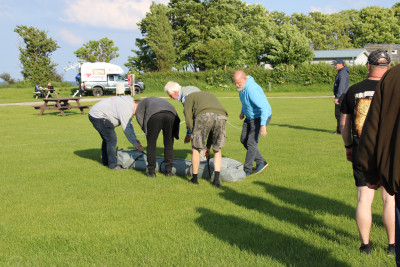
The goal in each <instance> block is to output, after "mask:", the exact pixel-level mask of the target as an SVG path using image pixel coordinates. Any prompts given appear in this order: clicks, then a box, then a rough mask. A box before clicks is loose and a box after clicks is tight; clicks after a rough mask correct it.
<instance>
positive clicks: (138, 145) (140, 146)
mask: <svg viewBox="0 0 400 267" xmlns="http://www.w3.org/2000/svg"><path fill="white" fill-rule="evenodd" d="M136 149H137V150H139V151H140V152H143V151H144V149H143V146H142V145H141V144H140V143H139V142H138V144H137V145H136Z"/></svg>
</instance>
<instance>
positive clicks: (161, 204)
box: [0, 94, 395, 266]
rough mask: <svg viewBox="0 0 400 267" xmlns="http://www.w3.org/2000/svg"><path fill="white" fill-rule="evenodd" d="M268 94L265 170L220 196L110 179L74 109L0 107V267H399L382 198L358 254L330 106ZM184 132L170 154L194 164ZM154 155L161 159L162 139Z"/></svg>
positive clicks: (115, 175) (204, 186) (122, 141)
mask: <svg viewBox="0 0 400 267" xmlns="http://www.w3.org/2000/svg"><path fill="white" fill-rule="evenodd" d="M291 95H292V96H293V95H296V94H291ZM159 96H164V95H161V94H160V95H159ZM268 96H270V95H269V94H268ZM271 96H275V97H271V98H270V99H269V101H270V103H271V106H272V110H273V117H272V121H271V124H270V126H268V127H267V131H268V136H267V137H266V138H262V139H261V140H260V145H259V147H260V149H261V151H262V154H263V155H264V156H265V157H266V159H267V161H268V162H269V164H270V166H269V167H268V168H267V169H266V170H265V171H264V172H263V173H261V174H257V175H253V176H250V177H248V178H246V179H245V180H244V181H241V182H237V183H228V182H225V183H222V187H221V188H219V189H217V188H214V187H212V186H211V185H210V183H209V182H208V181H206V180H200V185H199V186H194V185H191V184H189V183H188V182H187V179H186V178H184V177H178V176H173V177H172V178H165V177H164V176H163V175H160V174H159V175H158V176H157V178H156V179H151V178H147V177H146V176H145V175H144V173H143V172H139V171H135V170H126V171H119V172H116V171H111V170H108V169H107V168H105V167H103V166H102V165H101V159H100V154H101V153H100V144H101V139H100V136H99V135H98V133H97V132H96V131H95V130H94V129H93V127H92V126H91V124H90V122H89V120H88V118H87V115H84V116H83V115H81V114H80V113H79V111H67V112H66V113H67V116H66V117H62V116H61V115H60V114H59V113H57V112H51V111H46V112H45V113H44V115H43V116H38V115H37V114H38V113H39V112H38V111H37V110H34V109H33V108H32V107H30V106H6V107H0V123H1V128H0V151H1V154H0V160H1V163H2V164H1V174H0V265H2V266H4V265H6V266H7V265H9V266H49V265H52V266H54V265H65V266H93V265H99V266H115V265H116V266H127V265H129V266H140V265H145V266H167V265H169V266H394V265H395V260H394V258H393V257H388V256H387V255H386V247H387V241H386V234H385V230H384V227H383V224H382V220H381V216H380V214H381V209H382V201H381V199H380V196H379V195H380V194H377V195H376V197H375V202H374V204H373V220H374V224H373V227H372V231H371V243H372V245H373V253H372V254H371V255H368V256H366V255H360V254H359V253H358V247H359V246H360V241H359V238H358V232H357V227H356V223H355V220H354V214H355V204H356V188H355V186H354V181H353V177H352V171H351V164H350V163H348V162H346V160H345V150H344V147H343V141H342V140H341V137H340V136H336V135H333V134H332V132H333V131H334V129H335V119H334V115H333V113H334V111H333V109H334V107H333V103H332V102H333V101H332V98H280V97H277V96H283V95H282V94H280V95H273V94H271ZM298 96H303V94H299V95H298ZM2 101H3V100H2ZM220 101H221V103H222V104H223V105H224V106H225V108H226V109H227V110H228V113H229V123H230V124H229V125H228V126H227V136H228V139H227V144H226V147H225V148H224V149H223V151H222V152H223V155H224V156H226V157H230V158H234V159H236V160H239V161H244V156H245V150H244V149H243V148H242V146H241V144H240V142H239V136H240V132H241V130H240V127H241V121H240V120H239V118H238V114H239V112H240V101H239V99H237V98H223V99H222V98H221V99H220ZM171 103H172V104H173V105H174V106H175V107H176V108H177V110H178V112H179V114H182V107H181V105H180V104H179V103H177V102H176V101H174V102H171ZM92 104H93V103H92ZM181 118H183V115H182V116H181ZM134 127H135V130H136V132H137V134H138V138H139V139H140V141H142V143H144V144H145V143H146V142H145V137H144V135H143V133H142V132H141V130H140V128H139V127H138V125H137V123H134ZM181 127H182V128H181V140H179V141H177V142H176V143H175V156H176V157H177V158H188V159H189V158H190V146H188V145H185V144H183V135H184V132H185V131H184V127H185V125H183V124H182V125H181ZM117 134H118V146H119V147H120V148H125V149H132V146H131V145H130V144H129V142H128V141H127V140H126V138H125V136H124V134H123V132H122V130H121V129H120V127H119V128H117ZM160 141H161V139H160ZM158 148H159V150H158V152H159V153H158V154H159V155H161V154H162V141H161V142H160V143H158Z"/></svg>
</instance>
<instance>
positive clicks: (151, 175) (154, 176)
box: [146, 172, 156, 178]
mask: <svg viewBox="0 0 400 267" xmlns="http://www.w3.org/2000/svg"><path fill="white" fill-rule="evenodd" d="M146 176H147V177H150V178H156V174H155V173H154V172H148V173H146Z"/></svg>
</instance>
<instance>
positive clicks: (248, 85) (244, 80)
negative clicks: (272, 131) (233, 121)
mask: <svg viewBox="0 0 400 267" xmlns="http://www.w3.org/2000/svg"><path fill="white" fill-rule="evenodd" d="M233 81H234V82H235V85H236V88H237V90H238V92H239V98H240V101H241V102H242V110H241V112H240V115H239V118H240V119H241V120H242V119H243V118H245V117H246V118H245V120H244V122H243V128H242V134H241V136H240V142H241V143H242V144H243V146H244V147H245V148H246V149H247V153H246V159H245V163H244V171H245V172H246V175H251V174H252V170H253V162H254V161H255V162H256V169H255V171H254V173H260V172H262V171H263V170H264V169H265V168H266V167H267V166H268V163H267V162H266V161H265V159H264V158H263V156H262V155H261V153H260V151H259V150H258V140H259V138H260V135H261V136H263V137H265V136H267V129H266V127H267V125H268V124H269V122H270V121H271V115H272V112H271V106H270V105H269V103H268V100H267V97H266V96H265V94H264V91H263V89H262V88H261V87H260V86H259V85H258V84H257V83H256V82H255V81H254V78H253V77H251V76H246V74H245V73H244V71H242V70H238V71H236V72H235V74H234V75H233Z"/></svg>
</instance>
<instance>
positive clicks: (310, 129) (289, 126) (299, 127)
mask: <svg viewBox="0 0 400 267" xmlns="http://www.w3.org/2000/svg"><path fill="white" fill-rule="evenodd" d="M269 125H271V126H279V127H286V128H290V129H295V130H307V131H315V132H323V133H330V134H331V133H332V131H329V130H326V129H317V128H309V127H304V126H296V125H290V124H277V123H270V124H269Z"/></svg>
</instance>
